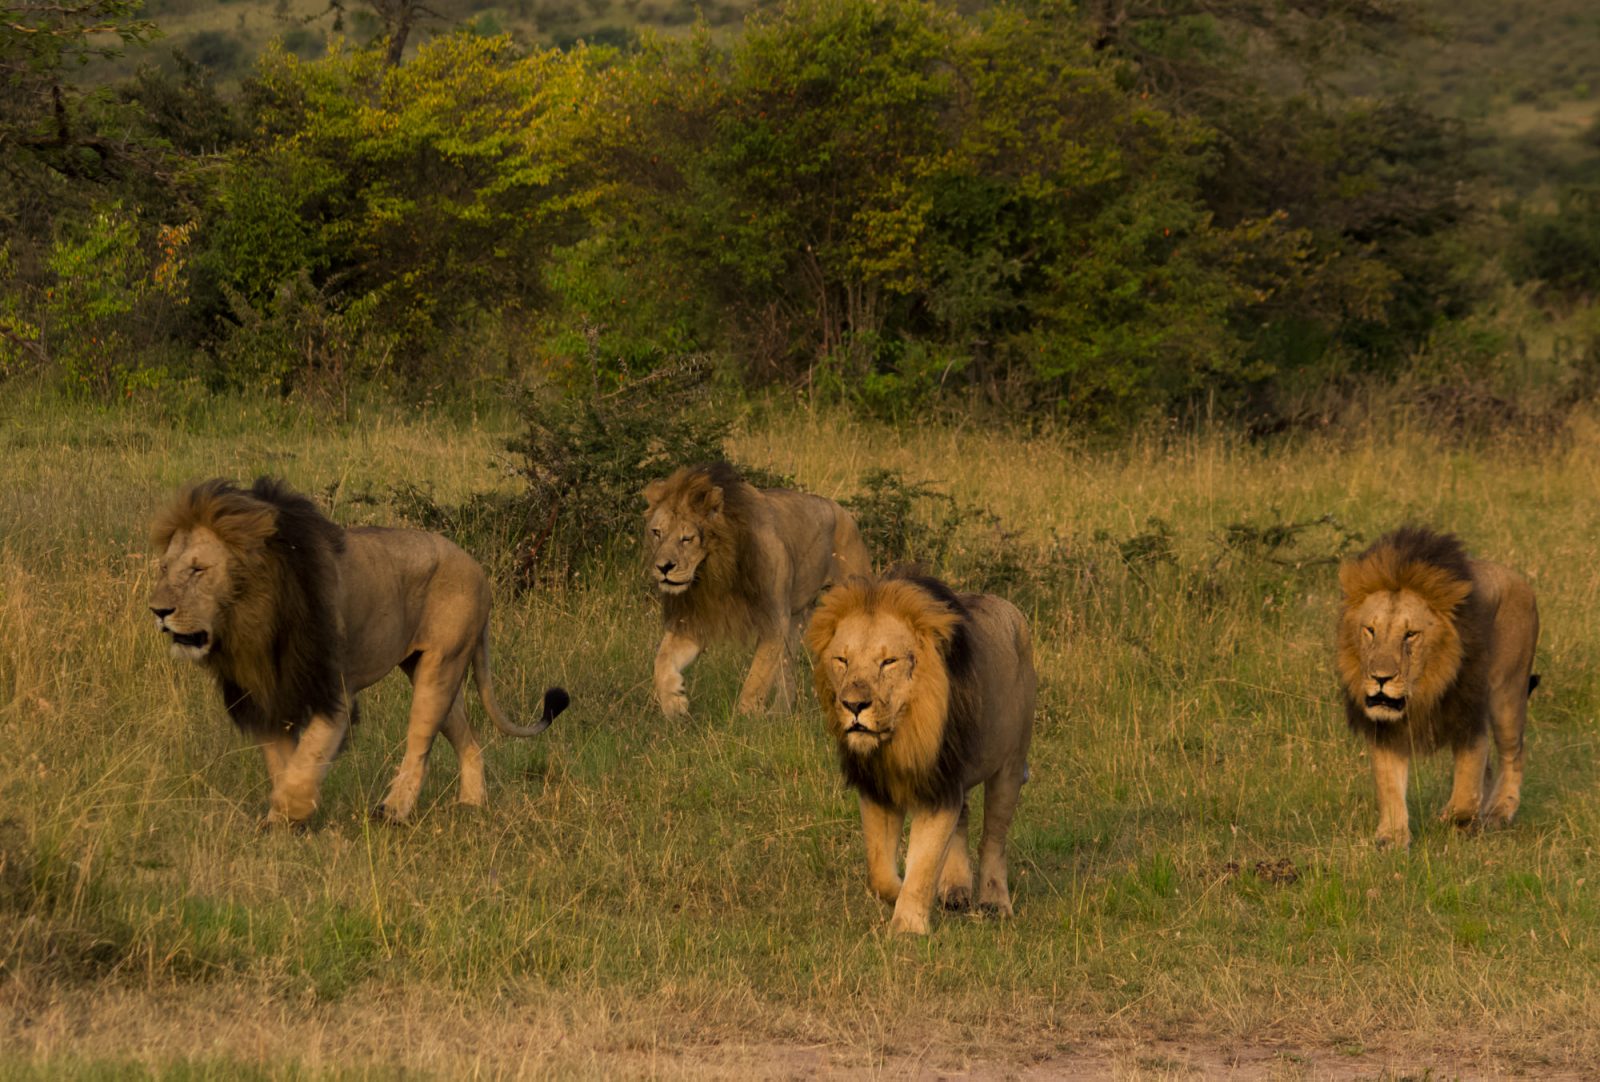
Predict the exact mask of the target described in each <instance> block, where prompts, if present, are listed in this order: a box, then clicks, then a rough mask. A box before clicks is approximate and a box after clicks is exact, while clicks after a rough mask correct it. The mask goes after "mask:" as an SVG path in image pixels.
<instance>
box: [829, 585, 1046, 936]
mask: <svg viewBox="0 0 1600 1082" xmlns="http://www.w3.org/2000/svg"><path fill="white" fill-rule="evenodd" d="M806 646H807V647H808V648H809V649H810V651H811V656H812V660H813V661H814V663H815V667H814V670H813V671H814V676H815V679H816V687H817V699H818V701H819V702H820V703H821V704H822V709H823V711H824V712H825V713H826V715H827V722H828V731H829V732H830V733H832V734H833V737H834V740H835V741H837V743H838V746H839V766H840V769H841V770H842V772H843V774H844V778H845V781H846V783H847V784H849V785H850V786H851V787H852V788H853V789H855V790H856V791H857V793H858V794H859V797H860V801H861V829H862V832H863V833H864V834H865V836H866V842H867V879H868V882H869V883H870V884H871V886H872V889H873V891H874V892H875V893H876V894H877V895H878V897H880V898H882V899H883V900H884V901H886V902H892V903H893V904H894V917H893V919H892V921H891V922H890V925H889V927H890V929H891V930H893V931H900V932H910V933H913V934H915V935H925V934H926V933H927V931H928V910H929V908H930V907H931V905H932V902H933V895H934V891H935V889H937V891H938V894H939V898H940V900H941V901H942V902H943V903H944V905H945V907H946V908H950V909H961V908H965V907H966V906H967V905H968V904H969V903H970V901H971V899H972V863H971V860H970V859H969V857H968V854H967V793H968V791H969V790H971V789H972V788H973V787H974V786H977V785H979V784H981V785H983V787H984V794H983V841H982V843H981V845H980V846H979V857H978V876H979V883H978V899H977V900H978V905H980V906H983V907H987V908H991V909H993V910H995V911H997V912H999V913H1000V914H1002V915H1004V916H1010V915H1011V894H1010V891H1009V889H1008V888H1007V885H1006V855H1005V844H1006V830H1007V828H1009V827H1010V825H1011V816H1012V814H1013V813H1014V812H1015V811H1016V808H1017V798H1018V796H1019V795H1020V794H1021V791H1022V783H1023V782H1024V781H1025V780H1026V779H1027V772H1028V762H1027V760H1028V743H1029V741H1030V739H1031V738H1032V735H1033V702H1034V695H1035V692H1036V690H1037V687H1038V678H1037V677H1036V676H1035V674H1034V670H1033V647H1032V645H1031V643H1030V641H1029V637H1028V627H1027V623H1026V622H1025V621H1024V620H1023V618H1022V613H1020V612H1018V611H1017V608H1016V606H1014V605H1012V604H1011V603H1010V602H1009V601H1005V600H1003V599H1002V598H998V597H995V596H993V595H992V594H960V595H957V594H955V593H952V592H951V590H950V589H949V587H947V586H945V585H944V584H943V583H941V582H939V581H938V580H936V579H931V578H926V577H923V576H919V575H914V574H910V573H906V572H891V573H890V574H889V575H888V576H887V577H885V578H882V579H875V580H874V579H852V580H851V581H850V582H848V583H845V584H843V585H840V586H836V587H834V588H833V589H832V590H830V591H829V592H828V593H827V594H825V595H824V596H823V598H822V601H821V603H820V604H819V605H818V606H817V611H816V614H815V615H814V616H813V617H812V618H811V626H810V627H809V628H808V629H807V631H806ZM907 812H910V813H911V840H910V844H909V846H908V847H907V850H906V875H905V881H904V883H903V884H902V882H901V879H900V875H899V872H898V870H897V867H896V854H897V850H898V848H899V844H900V828H901V825H902V823H903V822H904V819H905V815H906V813H907Z"/></svg>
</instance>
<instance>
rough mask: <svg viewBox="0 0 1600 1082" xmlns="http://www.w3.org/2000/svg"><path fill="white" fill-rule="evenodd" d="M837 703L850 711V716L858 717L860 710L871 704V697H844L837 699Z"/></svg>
mask: <svg viewBox="0 0 1600 1082" xmlns="http://www.w3.org/2000/svg"><path fill="white" fill-rule="evenodd" d="M839 705H840V706H842V707H844V708H845V709H846V710H848V711H850V716H851V717H853V718H859V717H860V716H861V711H863V710H865V709H866V708H867V707H869V706H871V705H872V700H871V699H845V698H841V699H840V700H839Z"/></svg>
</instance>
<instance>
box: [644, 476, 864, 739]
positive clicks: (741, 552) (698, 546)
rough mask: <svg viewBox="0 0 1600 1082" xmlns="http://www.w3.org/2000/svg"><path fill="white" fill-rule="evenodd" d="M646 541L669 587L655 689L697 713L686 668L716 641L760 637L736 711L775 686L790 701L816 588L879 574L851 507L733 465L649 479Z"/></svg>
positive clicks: (676, 706) (678, 712)
mask: <svg viewBox="0 0 1600 1082" xmlns="http://www.w3.org/2000/svg"><path fill="white" fill-rule="evenodd" d="M644 498H645V501H646V503H647V504H648V507H647V509H646V511H645V531H646V539H645V547H646V550H647V552H648V554H649V559H650V570H651V575H652V577H653V578H654V580H655V583H656V587H657V589H658V590H659V591H660V594H661V622H662V627H663V633H662V636H661V645H660V647H659V648H658V649H657V650H656V660H655V680H654V687H655V696H656V701H657V702H658V703H659V704H660V706H661V711H662V713H663V714H665V715H666V716H667V717H681V716H683V715H685V714H687V713H688V712H689V699H688V696H687V695H686V694H685V692H684V681H683V670H684V669H686V668H688V666H689V664H690V663H691V662H693V661H694V659H695V658H696V657H698V656H699V654H700V650H701V648H702V646H703V645H704V644H705V643H706V642H707V641H708V640H712V639H745V640H748V639H750V638H754V639H755V640H756V653H755V659H754V660H753V661H752V662H751V664H750V672H749V674H748V675H747V676H746V677H745V681H744V686H743V687H742V688H741V689H740V691H739V702H738V710H739V713H741V714H751V713H755V712H757V711H759V710H761V709H762V707H763V706H764V705H765V704H766V702H767V699H768V696H769V694H770V693H771V691H772V687H773V684H774V683H777V684H778V687H779V696H780V698H781V700H782V702H783V705H784V707H785V708H788V707H790V706H792V705H793V702H794V673H793V669H792V667H791V666H792V662H791V659H790V655H791V654H792V653H793V650H794V646H795V644H796V641H797V640H798V638H799V631H800V626H801V624H802V623H803V622H804V619H805V614H806V612H807V611H808V610H809V609H810V608H811V605H812V603H813V602H814V601H815V600H816V598H817V595H818V594H820V593H821V592H822V590H823V589H824V588H825V587H826V586H827V585H828V584H829V583H831V582H838V581H841V580H843V579H844V578H845V577H846V576H849V575H865V574H867V573H868V572H869V571H870V570H871V561H870V560H869V559H868V557H867V548H866V546H865V545H864V544H862V541H861V535H860V534H859V533H857V532H856V524H855V520H854V519H852V518H851V517H850V513H849V512H848V511H846V510H845V509H844V508H842V507H840V506H839V505H838V504H836V503H834V502H833V501H832V500H829V499H826V498H824V497H822V496H812V495H809V494H807V493H803V492H791V491H789V490H788V489H782V488H768V489H758V488H755V487H754V486H753V485H751V484H749V483H748V482H746V481H745V480H744V479H743V478H742V477H740V476H739V474H738V472H737V471H736V470H735V469H734V468H733V467H732V466H730V465H728V464H727V463H726V462H713V463H711V464H710V465H704V466H693V467H685V468H683V469H680V470H678V471H677V472H675V473H673V474H672V475H671V476H670V477H666V478H664V479H661V480H657V481H652V482H650V484H648V485H646V486H645V489H644Z"/></svg>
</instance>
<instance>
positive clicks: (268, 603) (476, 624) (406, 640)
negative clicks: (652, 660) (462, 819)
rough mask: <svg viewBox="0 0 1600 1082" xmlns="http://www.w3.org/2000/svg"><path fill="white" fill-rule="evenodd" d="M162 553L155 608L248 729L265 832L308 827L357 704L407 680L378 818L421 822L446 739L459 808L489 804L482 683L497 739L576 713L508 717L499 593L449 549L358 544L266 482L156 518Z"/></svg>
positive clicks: (417, 534)
mask: <svg viewBox="0 0 1600 1082" xmlns="http://www.w3.org/2000/svg"><path fill="white" fill-rule="evenodd" d="M152 539H153V541H154V543H155V547H156V550H157V551H158V552H160V553H161V558H160V559H161V567H160V578H159V580H158V581H157V583H156V586H155V590H154V592H153V593H152V594H151V597H150V610H151V612H153V613H154V614H155V617H156V623H157V626H158V627H159V628H160V630H161V631H162V632H164V633H165V634H166V635H167V636H168V638H169V639H170V641H171V645H172V652H173V654H174V655H176V656H178V657H182V658H186V659H188V660H191V661H194V662H196V663H198V664H200V665H201V666H203V667H205V668H206V669H208V670H210V672H211V674H212V675H213V676H214V677H215V678H216V681H217V687H218V690H220V691H221V693H222V700H223V705H224V706H225V707H226V708H227V711H228V713H229V715H230V716H231V717H232V718H233V721H234V723H235V724H237V725H238V726H239V727H240V728H241V729H243V730H244V731H245V732H246V733H248V734H249V735H250V736H251V737H252V738H254V739H255V741H256V743H257V744H258V745H259V746H260V748H261V752H262V756H263V757H264V758H265V760H266V764H267V773H268V775H269V776H270V778H271V783H272V795H271V799H270V810H269V812H268V815H267V822H268V823H273V824H300V823H304V822H305V821H306V820H307V819H309V818H310V817H311V815H312V814H313V813H314V812H315V811H316V808H317V803H318V799H319V794H320V791H321V787H322V779H323V777H324V776H325V775H326V774H327V771H328V767H329V765H330V764H331V763H332V762H333V757H334V755H335V753H337V752H338V750H339V747H340V745H341V744H342V743H343V742H344V738H345V733H346V730H347V729H348V728H349V725H350V723H351V721H352V719H353V718H354V716H355V711H356V703H355V696H356V693H357V692H359V691H361V690H362V689H363V688H366V687H368V686H370V685H372V684H374V683H376V682H377V681H378V680H380V679H381V678H382V677H383V676H385V675H386V674H387V673H388V672H389V671H390V670H392V669H394V668H395V667H396V666H398V667H399V668H400V669H402V670H403V671H404V672H405V674H406V676H408V677H409V678H410V679H411V684H412V697H411V718H410V722H409V724H408V727H407V731H406V752H405V757H404V759H403V760H402V762H401V764H400V769H399V771H398V772H397V773H396V774H395V776H394V780H393V781H392V782H391V783H390V785H389V790H388V793H387V795H386V796H385V797H384V798H383V802H382V803H381V804H379V805H378V807H377V808H376V809H375V814H377V815H379V816H381V817H382V818H385V819H389V820H395V821H398V820H404V819H406V818H408V817H409V816H410V815H411V812H412V810H413V809H414V808H415V806H416V802H417V795H418V793H419V792H420V790H421V788H422V779H423V773H424V771H425V769H426V767H427V759H428V752H429V749H430V748H431V747H432V745H433V739H434V737H435V735H437V734H438V733H439V732H440V731H441V730H442V731H443V732H444V734H445V736H446V737H447V738H448V739H449V741H450V743H451V744H452V745H453V746H454V747H455V751H456V757H457V758H458V759H459V761H460V764H461V789H460V797H459V799H460V801H461V803H463V804H471V805H479V804H482V803H483V801H484V778H483V754H482V752H481V751H480V749H479V747H478V741H477V738H476V737H475V736H474V735H473V732H472V729H471V727H470V726H469V725H468V724H467V713H466V703H465V700H464V698H463V695H462V689H463V685H464V684H465V682H466V677H467V670H468V668H469V667H470V668H471V669H472V670H473V671H474V672H475V673H476V675H477V683H478V697H479V699H480V700H481V701H482V703H483V707H484V710H485V711H487V712H488V714H489V716H490V717H491V718H492V719H494V723H495V725H496V726H497V727H499V729H500V730H501V731H502V732H504V733H508V734H510V735H513V736H534V735H536V734H538V733H540V732H542V731H543V730H544V729H545V728H546V727H548V726H549V724H550V722H551V721H552V720H553V719H554V718H555V716H556V715H557V714H559V713H560V712H561V710H562V709H563V708H564V707H565V706H566V704H567V693H566V692H564V691H562V690H561V689H560V688H551V689H549V690H548V691H546V692H545V697H544V716H543V719H542V720H541V721H540V722H539V724H537V725H533V726H529V727H527V728H522V727H519V726H516V725H513V724H512V723H511V722H509V721H507V720H506V718H505V716H504V715H503V714H501V713H500V710H499V707H498V706H497V705H496V704H495V700H494V692H493V688H492V686H491V684H490V679H489V583H488V580H487V579H486V578H485V577H484V574H483V569H482V568H481V567H479V566H478V563H477V561H476V560H474V559H473V558H472V557H471V556H469V555H467V554H466V553H465V552H463V551H462V550H461V549H459V548H457V547H456V546H455V545H453V544H452V543H450V542H449V541H447V540H446V539H444V538H443V537H440V536H439V535H438V534H432V533H425V532H423V531H421V530H392V529H381V528H377V527H360V528H355V529H349V530H346V529H344V528H342V527H340V526H338V525H335V524H334V523H333V522H331V521H329V520H328V519H327V518H325V517H324V516H323V514H322V512H320V511H319V510H317V508H316V506H315V505H314V504H313V503H312V502H311V501H310V500H308V499H306V498H305V497H304V496H301V495H298V494H296V493H294V492H292V491H291V490H290V489H289V488H288V487H287V486H286V485H284V484H283V483H282V482H281V481H277V480H273V479H271V478H266V477H263V478H261V479H259V480H257V481H256V482H255V484H254V485H252V486H251V487H250V488H249V489H241V488H238V487H236V486H234V485H233V484H232V483H231V482H228V481H225V480H221V479H216V480H211V481H205V482H202V483H199V484H195V485H191V486H189V487H188V488H186V489H184V490H183V491H182V492H181V493H180V494H179V496H178V498H177V500H176V501H175V502H174V503H173V504H172V506H170V507H169V508H167V509H166V510H165V511H163V512H162V513H161V514H160V515H158V516H157V518H156V520H155V524H154V527H153V530H152Z"/></svg>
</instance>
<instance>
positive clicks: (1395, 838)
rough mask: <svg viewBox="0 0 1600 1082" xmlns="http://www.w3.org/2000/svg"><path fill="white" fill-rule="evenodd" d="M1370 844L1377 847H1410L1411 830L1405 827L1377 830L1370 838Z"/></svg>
mask: <svg viewBox="0 0 1600 1082" xmlns="http://www.w3.org/2000/svg"><path fill="white" fill-rule="evenodd" d="M1372 844H1373V845H1376V846H1377V847H1378V848H1379V849H1410V848H1411V831H1410V830H1409V829H1407V828H1406V827H1390V828H1389V829H1387V830H1380V831H1378V833H1377V835H1376V836H1375V837H1374V838H1373V839H1372Z"/></svg>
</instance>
